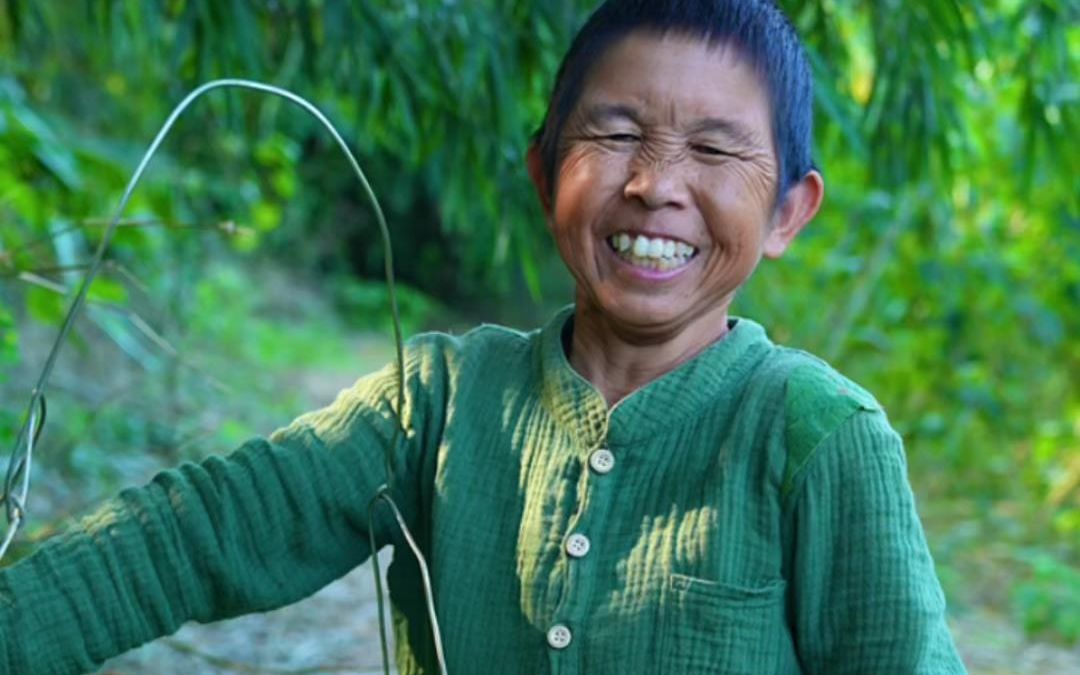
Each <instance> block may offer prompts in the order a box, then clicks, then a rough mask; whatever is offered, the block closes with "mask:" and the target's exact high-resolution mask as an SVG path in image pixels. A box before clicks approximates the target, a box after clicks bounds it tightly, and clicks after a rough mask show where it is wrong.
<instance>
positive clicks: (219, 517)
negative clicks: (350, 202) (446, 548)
mask: <svg viewBox="0 0 1080 675" xmlns="http://www.w3.org/2000/svg"><path fill="white" fill-rule="evenodd" d="M395 392H396V377H395V376H394V370H393V369H392V368H387V369H385V370H383V371H382V372H380V373H377V374H375V375H372V376H369V377H367V378H364V379H362V380H361V381H360V382H359V383H358V384H357V385H356V386H355V387H354V388H353V389H351V390H349V391H347V392H344V393H343V394H342V395H341V396H339V398H338V400H337V401H336V402H335V403H334V404H333V405H331V406H330V407H328V408H326V409H324V410H322V411H319V412H317V413H312V414H310V415H306V416H304V417H301V418H300V419H298V420H297V421H296V422H294V423H293V424H292V425H290V426H289V427H287V428H286V429H283V430H281V431H278V432H276V433H275V434H274V435H273V436H272V437H271V438H270V440H255V441H251V442H249V443H246V444H245V445H244V446H242V447H241V448H240V449H239V450H237V451H236V452H235V453H233V454H232V455H230V456H228V457H226V458H220V457H212V458H210V459H207V460H205V461H203V462H202V463H200V464H197V465H196V464H185V465H183V466H181V467H179V468H177V469H173V470H169V471H165V472H163V473H161V474H159V475H158V476H157V477H155V478H154V479H153V481H151V482H150V484H148V485H146V486H144V487H142V488H138V489H130V490H125V491H124V492H122V493H121V494H120V495H119V497H117V498H115V499H113V500H111V501H109V502H107V503H106V504H104V505H103V506H102V507H101V508H100V509H99V510H97V511H96V512H95V513H94V514H93V515H91V516H89V517H88V518H86V519H84V520H83V521H81V523H79V525H77V526H76V527H74V528H72V530H70V531H69V532H68V533H66V534H64V535H62V536H59V537H57V538H55V539H53V540H51V541H49V542H47V543H46V544H45V545H43V546H42V548H41V549H40V550H39V551H37V552H36V553H35V554H34V555H32V556H30V557H29V558H27V559H26V560H23V561H21V562H20V563H18V564H16V565H14V566H12V567H10V568H8V569H4V570H2V571H0V672H4V673H21V674H24V675H28V674H33V673H75V672H85V671H89V670H93V669H94V668H96V667H97V666H98V665H99V664H100V663H101V662H103V661H104V660H106V659H108V658H110V657H112V656H114V655H116V654H119V653H122V652H124V651H126V650H128V649H131V648H133V647H136V646H138V645H140V644H143V643H145V642H147V641H149V640H152V639H154V638H156V637H159V636H162V635H167V634H170V633H172V632H174V631H175V630H177V629H178V628H179V627H180V625H181V624H183V623H184V622H186V621H189V620H196V621H203V622H205V621H213V620H217V619H222V618H226V617H230V616H235V615H238V614H243V613H249V612H257V611H264V610H269V609H272V608H275V607H279V606H282V605H285V604H288V603H291V602H294V601H296V600H299V599H301V598H304V597H306V596H308V595H310V594H311V593H313V592H315V591H316V590H318V589H319V588H321V587H322V586H324V585H326V584H327V583H330V582H331V581H333V580H335V579H337V578H338V577H340V576H341V575H343V574H344V573H346V572H347V571H348V570H350V569H351V568H353V567H355V566H356V565H357V564H359V563H360V562H362V561H363V560H364V559H365V558H366V557H367V556H368V555H369V554H370V550H369V544H368V525H367V522H368V521H367V513H368V502H369V500H370V499H371V497H372V496H373V495H374V494H375V491H376V489H377V488H378V486H379V485H381V484H382V483H383V482H385V470H384V455H383V451H384V448H385V447H386V446H387V444H388V443H389V442H390V439H391V437H392V435H393V428H394V425H395V424H396V423H397V421H396V417H395V415H394V414H393V412H392V404H393V402H394V399H395V394H394V393H395ZM410 402H415V396H412V397H410ZM407 409H408V410H409V411H410V413H411V414H412V415H413V416H414V417H415V412H416V410H417V406H416V405H415V404H413V405H407ZM403 436H404V435H403ZM415 440H416V437H415V436H413V437H412V439H411V440H406V439H405V438H404V437H403V438H402V440H401V442H400V443H399V446H401V448H402V450H401V451H400V455H399V457H398V464H399V466H401V467H402V468H401V469H399V471H400V472H403V473H405V474H407V473H408V472H409V471H411V470H413V469H415V462H416V458H415V455H416V453H415V452H407V451H406V450H405V449H404V448H405V447H406V446H412V445H414V442H415ZM411 484H412V482H411V481H410V480H409V479H408V475H402V476H401V479H400V480H399V481H398V482H397V485H411ZM395 501H396V502H397V503H398V504H399V505H400V506H401V508H402V509H403V511H404V512H405V516H406V518H407V520H409V521H410V522H415V517H416V508H415V501H416V498H415V496H414V495H402V494H395ZM383 512H384V514H385V509H384V510H383ZM388 522H389V521H388V519H386V518H381V519H380V521H379V525H377V530H378V531H377V536H378V538H379V539H380V540H381V541H383V542H385V541H387V539H388V538H389V537H390V532H392V530H391V529H390V528H389V527H388V526H387V523H388Z"/></svg>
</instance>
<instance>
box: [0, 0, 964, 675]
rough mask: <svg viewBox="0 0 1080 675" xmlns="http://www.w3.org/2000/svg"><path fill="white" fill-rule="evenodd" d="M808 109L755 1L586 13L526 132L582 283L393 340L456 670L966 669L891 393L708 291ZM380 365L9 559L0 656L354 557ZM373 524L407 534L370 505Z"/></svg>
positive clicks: (77, 648) (136, 636)
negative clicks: (524, 309) (489, 323)
mask: <svg viewBox="0 0 1080 675" xmlns="http://www.w3.org/2000/svg"><path fill="white" fill-rule="evenodd" d="M811 104H812V94H811V83H810V75H809V71H808V68H807V65H806V59H805V56H804V54H803V51H802V48H801V46H800V45H799V42H798V39H797V37H796V36H795V34H794V31H793V30H792V28H791V26H790V25H789V24H788V22H787V21H786V20H785V19H784V17H783V16H782V15H781V14H780V12H779V10H777V9H776V8H775V6H774V5H773V4H772V3H771V2H768V1H766V0H701V1H699V2H686V1H677V0H648V1H645V0H638V1H633V0H623V1H620V0H610V1H609V2H607V3H605V4H604V5H603V6H602V7H601V8H600V9H599V10H597V12H596V13H595V14H594V15H593V16H592V18H591V19H590V20H589V22H588V24H587V25H586V26H585V27H584V28H583V29H582V31H581V33H580V34H579V35H578V37H577V38H576V40H575V42H574V45H573V46H572V47H571V50H570V52H569V53H568V55H567V57H566V59H565V61H564V64H563V67H562V68H561V70H560V73H559V76H558V81H557V83H556V86H555V91H554V94H553V96H552V102H551V108H550V110H549V115H548V118H547V120H546V121H545V124H544V127H543V128H542V129H541V132H540V133H539V134H538V135H537V138H536V139H535V142H534V144H533V146H532V147H531V148H530V150H529V152H528V170H529V173H530V175H531V176H532V179H533V182H534V184H535V185H536V188H537V192H538V195H539V197H540V200H541V202H542V203H543V206H544V211H545V214H546V217H547V222H548V226H549V227H550V229H551V231H552V233H553V235H554V238H555V241H556V243H557V245H558V248H559V252H560V253H561V255H562V257H563V259H564V260H565V262H566V264H567V266H568V267H569V269H570V271H571V272H572V273H573V275H574V277H575V279H576V281H577V296H576V303H575V304H574V305H573V306H572V307H570V308H568V309H567V310H565V311H563V312H561V313H560V314H559V315H558V316H556V317H555V318H554V319H553V320H552V321H551V322H550V323H549V324H548V325H547V326H546V327H544V328H543V329H541V330H538V331H536V332H533V333H527V334H522V333H517V332H513V331H509V330H506V329H502V328H498V327H482V328H479V329H477V330H475V331H472V332H470V333H469V334H467V335H465V336H462V337H460V338H454V337H450V336H447V335H439V334H431V335H422V336H419V337H417V338H415V339H413V340H412V341H411V342H410V344H409V347H408V350H407V354H406V373H405V382H406V405H405V408H404V410H402V411H400V412H401V419H402V421H403V422H404V424H405V426H406V427H407V429H408V435H407V437H406V439H405V441H404V442H403V443H401V444H399V446H398V448H397V456H396V458H395V465H396V467H397V472H398V473H397V475H396V478H395V481H394V486H395V490H394V494H393V496H394V499H395V501H396V502H397V503H398V504H399V505H400V506H401V509H402V512H403V514H404V518H405V520H406V522H407V523H408V525H409V527H410V529H411V530H412V531H413V532H414V533H415V534H416V535H417V538H418V541H419V543H420V546H421V548H422V549H423V550H424V553H425V555H426V557H427V559H428V561H429V563H430V565H431V570H432V582H433V587H434V592H435V602H436V606H437V608H438V615H439V622H440V624H441V627H442V631H443V638H444V643H445V649H446V658H447V662H448V665H449V671H450V672H451V673H455V674H457V673H498V674H500V675H503V674H512V673H547V672H551V673H577V672H583V673H590V674H606V673H619V674H625V673H677V674H694V673H755V674H756V673H793V674H794V673H828V674H830V675H836V674H838V673H868V674H869V673H873V674H884V673H927V674H929V673H960V672H963V666H962V665H961V664H960V662H959V659H958V658H957V656H956V653H955V649H954V647H953V645H952V641H951V638H950V636H949V633H948V630H947V627H946V624H945V617H944V600H943V597H942V593H941V590H940V586H939V584H938V582H937V579H936V577H935V575H934V570H933V564H932V561H931V559H930V555H929V553H928V551H927V547H926V543H925V541H924V537H923V534H922V530H921V527H920V525H919V522H918V518H917V516H916V514H915V511H914V507H913V500H912V496H911V491H910V489H909V487H908V485H907V481H906V476H905V465H904V458H903V452H902V448H901V444H900V440H899V438H898V436H897V435H896V433H895V432H893V431H892V430H891V428H890V427H889V426H888V423H887V421H886V419H885V416H884V413H883V412H882V410H881V408H880V407H879V406H878V404H877V403H876V402H875V401H874V399H873V398H872V397H871V396H870V395H868V394H867V393H865V392H864V391H863V390H861V389H860V388H859V387H857V386H856V385H854V384H852V383H851V382H849V381H847V380H845V379H844V378H843V377H841V376H840V375H838V374H837V373H835V372H834V371H833V370H832V369H830V368H829V367H828V366H827V365H825V364H824V363H822V362H821V361H818V360H816V359H814V358H813V357H811V356H809V355H806V354H803V353H801V352H797V351H793V350H788V349H784V348H781V347H778V346H776V345H774V344H772V343H771V342H770V341H769V340H768V339H767V337H766V336H765V332H764V330H763V329H762V328H761V327H760V326H758V325H756V324H754V323H753V322H751V321H749V320H746V319H734V318H732V317H730V316H729V315H728V308H729V306H730V304H731V301H732V298H733V297H734V295H735V293H736V291H737V290H738V288H739V287H740V286H741V285H742V284H743V283H744V282H745V281H746V280H747V279H748V278H749V276H750V275H751V273H752V272H753V270H754V268H755V267H756V266H757V264H758V262H759V260H760V258H761V256H762V255H765V256H768V257H778V256H780V255H781V254H783V252H784V251H785V249H786V248H787V247H788V245H789V244H790V243H791V242H792V240H793V239H794V238H795V236H796V235H797V234H798V233H799V231H800V230H801V229H802V228H803V227H804V226H805V225H806V223H807V222H808V221H809V220H810V219H811V218H812V217H813V216H814V214H815V213H816V212H817V210H818V206H819V204H820V203H821V199H822V196H823V192H824V188H823V181H822V177H821V175H820V174H819V173H818V172H817V171H816V170H815V169H814V167H813V165H812V163H811V160H810V135H811V133H810V132H811ZM396 382H397V378H396V373H395V372H394V370H393V369H389V368H388V369H386V370H384V371H382V372H380V373H376V374H375V375H372V376H369V377H366V378H364V379H362V380H360V382H358V383H357V384H356V386H355V387H353V388H352V389H351V390H349V391H347V392H345V393H343V394H342V395H341V396H340V397H339V398H338V400H337V401H336V402H335V403H334V404H333V405H332V406H330V407H329V408H327V409H325V410H322V411H319V412H316V413H312V414H309V415H306V416H304V417H301V418H300V419H298V420H297V421H296V422H294V423H293V424H292V425H291V426H289V427H288V428H286V429H283V430H281V431H278V432H277V433H275V434H274V435H273V436H272V437H271V438H270V440H269V441H252V442H250V443H248V444H246V445H245V446H244V447H242V448H241V449H240V450H238V451H237V452H236V453H234V454H233V455H231V456H230V457H228V458H224V459H223V458H213V459H210V460H207V461H205V462H204V463H202V464H201V465H198V466H196V465H185V466H182V467H180V468H179V469H177V470H174V471H169V472H165V473H163V474H161V475H160V476H158V477H157V478H155V479H154V481H153V482H152V483H151V484H150V485H148V486H147V487H144V488H141V489H137V490H129V491H126V492H125V493H123V494H121V496H120V497H119V498H118V499H117V500H115V501H113V502H111V503H109V504H107V505H106V506H105V507H104V508H103V509H101V510H100V511H99V512H98V513H97V514H96V515H95V516H94V517H92V518H90V519H88V520H87V521H85V522H84V523H83V525H82V526H81V527H80V528H78V529H76V530H75V531H73V532H71V533H69V534H67V535H65V536H63V537H61V538H58V539H56V540H54V541H52V542H50V543H49V544H47V545H46V546H45V547H43V548H42V550H40V551H39V552H38V553H37V554H35V555H34V556H33V557H31V558H29V559H28V560H26V561H24V562H22V563H20V564H19V565H16V566H15V567H13V568H11V569H8V570H5V571H4V572H3V574H2V575H0V598H2V600H3V608H4V609H3V611H2V613H0V632H2V635H3V640H2V641H0V665H3V666H4V667H5V670H4V672H9V673H37V672H41V673H53V672H76V671H80V670H88V669H92V668H94V667H95V666H96V665H97V664H99V663H100V662H101V661H103V660H104V659H106V658H108V657H110V656H112V655H114V654H117V653H119V652H121V651H123V650H126V649H129V648H131V647H134V646H136V645H138V644H141V643H143V642H145V641H147V640H150V639H152V638H154V637H157V636H159V635H164V634H168V633H171V632H172V631H174V630H176V629H177V628H178V627H179V626H180V625H181V624H182V623H183V622H185V621H188V620H192V619H193V620H197V621H211V620H216V619H221V618H224V617H228V616H233V615H237V614H241V613H245V612H253V611H262V610H267V609H270V608H273V607H277V606H280V605H283V604H287V603H290V602H293V601H296V600H299V599H301V598H303V597H305V596H307V595H309V594H311V593H312V592H314V591H315V590H317V589H318V588H320V587H321V586H323V585H325V584H327V583H329V582H330V581H332V580H334V579H336V578H337V577H339V576H341V575H342V574H344V573H346V572H347V571H348V570H350V569H351V568H353V567H355V566H356V565H358V564H359V563H361V562H363V561H364V560H365V559H366V558H367V557H368V556H369V555H370V554H371V550H370V546H369V544H368V541H369V539H368V534H369V532H368V526H367V522H368V521H367V505H368V502H369V500H370V499H371V497H372V495H373V494H375V492H376V490H377V489H378V486H379V485H380V484H382V483H383V482H384V481H385V480H386V474H385V470H384V466H383V455H382V453H383V450H384V448H386V447H387V445H388V444H389V443H390V442H391V439H392V438H393V436H394V428H395V426H396V425H397V424H398V415H397V411H395V410H394V404H393V402H394V400H395V396H396ZM375 535H376V538H377V539H378V540H379V542H380V543H391V544H395V545H400V544H401V543H402V542H401V540H400V534H399V532H398V530H397V529H396V528H395V527H393V525H392V523H391V522H390V521H389V519H385V520H383V521H380V523H379V524H378V526H377V527H376V532H375ZM403 549H404V547H402V548H401V549H399V550H403ZM389 578H390V587H391V589H390V590H391V597H392V599H393V602H394V606H395V631H396V635H397V644H398V667H399V670H400V672H401V673H407V674H413V673H433V672H437V671H436V667H435V656H434V648H433V641H432V638H431V628H430V626H429V624H428V621H427V618H426V611H425V606H424V600H423V597H422V594H421V593H420V592H419V589H420V588H421V585H420V580H419V573H418V568H417V566H416V565H415V563H413V562H412V560H411V558H409V557H408V556H404V555H403V556H398V558H397V559H396V560H395V562H394V564H393V566H392V567H391V569H390V572H389Z"/></svg>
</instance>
